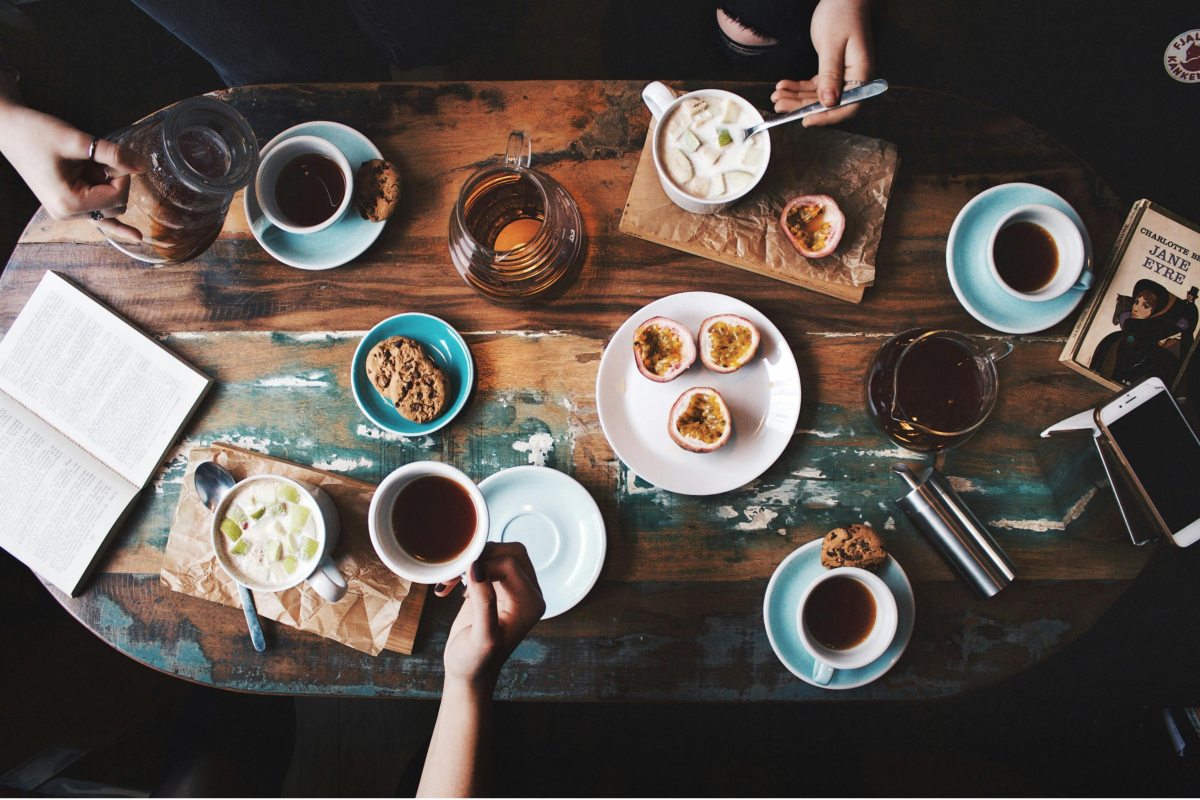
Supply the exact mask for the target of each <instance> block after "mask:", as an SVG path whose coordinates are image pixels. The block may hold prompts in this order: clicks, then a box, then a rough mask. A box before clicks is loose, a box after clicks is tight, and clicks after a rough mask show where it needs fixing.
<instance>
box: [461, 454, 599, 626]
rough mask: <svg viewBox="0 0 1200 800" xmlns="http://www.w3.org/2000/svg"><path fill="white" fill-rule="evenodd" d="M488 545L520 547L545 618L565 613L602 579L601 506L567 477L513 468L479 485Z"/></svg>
mask: <svg viewBox="0 0 1200 800" xmlns="http://www.w3.org/2000/svg"><path fill="white" fill-rule="evenodd" d="M479 491H481V492H483V499H484V500H485V501H487V507H488V522H489V525H490V530H489V531H488V541H489V542H520V543H521V544H523V545H525V549H526V550H527V551H528V552H529V560H530V561H531V562H533V568H534V570H535V571H536V572H537V579H538V585H539V586H540V587H541V589H542V599H544V600H545V601H546V613H545V614H543V615H542V619H549V618H550V617H556V616H558V615H559V614H561V613H563V612H564V611H569V610H570V609H572V608H574V607H575V605H576V604H577V603H578V602H579V601H580V600H582V599H583V598H584V597H586V596H587V593H588V592H590V591H591V590H592V587H593V586H595V585H596V579H597V578H599V577H600V568H601V567H603V566H604V553H605V550H606V549H607V545H608V541H607V539H606V538H605V535H604V517H602V516H601V515H600V507H599V506H597V505H596V501H595V500H593V499H592V496H591V495H590V494H588V490H587V489H585V488H583V486H581V485H580V484H579V482H578V481H576V480H575V479H574V478H572V477H571V476H570V475H565V474H563V473H561V472H559V471H558V470H555V469H550V468H549V467H512V468H511V469H506V470H503V471H502V472H497V473H496V474H495V475H491V476H489V477H487V478H485V479H484V480H483V481H481V482H480V484H479Z"/></svg>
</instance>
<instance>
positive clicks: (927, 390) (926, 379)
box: [867, 331, 984, 452]
mask: <svg viewBox="0 0 1200 800" xmlns="http://www.w3.org/2000/svg"><path fill="white" fill-rule="evenodd" d="M923 333H925V331H913V332H912V335H911V336H904V337H901V338H899V339H897V340H896V341H895V342H893V343H892V344H890V345H887V346H886V347H887V349H886V350H884V351H883V352H881V353H880V354H879V355H878V356H876V358H875V361H874V362H872V365H871V371H870V372H869V373H868V375H867V411H868V412H870V414H871V417H872V418H873V419H874V420H875V424H877V425H878V426H879V428H880V429H881V430H882V431H883V432H884V433H885V434H887V435H888V436H889V437H890V438H891V439H893V440H894V441H895V442H896V443H898V444H900V445H902V446H904V447H907V448H908V449H910V450H916V451H918V452H932V451H937V450H942V449H945V448H947V447H949V446H950V445H951V444H955V443H957V442H956V440H955V437H953V436H936V435H932V434H929V433H927V432H925V431H921V430H918V429H916V428H914V427H913V426H912V425H909V424H908V423H906V422H902V421H900V420H897V419H894V418H893V417H892V402H893V392H894V393H895V401H896V405H897V406H898V407H899V408H898V413H897V416H902V417H906V418H907V419H911V420H912V421H913V422H916V423H917V424H919V425H923V426H925V427H927V428H931V429H932V430H934V431H941V432H944V433H951V434H953V433H956V432H958V431H961V430H963V429H965V428H969V427H970V426H971V425H972V424H973V423H974V422H975V420H976V419H978V417H979V412H980V410H981V409H982V408H983V399H984V383H983V374H982V371H981V370H980V368H979V365H978V364H976V363H975V359H974V358H973V357H972V355H971V352H970V351H969V350H967V348H965V347H963V346H962V345H961V344H959V343H958V342H956V341H954V340H953V339H945V338H938V337H931V338H929V339H924V340H922V341H921V342H919V343H917V344H915V345H913V347H912V349H911V350H909V351H908V354H907V355H905V356H904V362H903V363H902V364H900V379H899V380H898V381H897V380H895V375H896V365H897V363H898V362H899V361H900V356H901V355H902V354H904V350H905V348H906V347H908V345H909V344H911V343H912V342H913V340H915V339H916V338H917V337H918V336H920V335H922V334H923ZM893 383H894V384H895V387H894V388H893Z"/></svg>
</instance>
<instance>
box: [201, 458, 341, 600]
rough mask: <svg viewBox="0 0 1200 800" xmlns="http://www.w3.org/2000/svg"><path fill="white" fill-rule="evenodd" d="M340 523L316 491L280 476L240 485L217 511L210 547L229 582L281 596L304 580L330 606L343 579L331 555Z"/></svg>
mask: <svg viewBox="0 0 1200 800" xmlns="http://www.w3.org/2000/svg"><path fill="white" fill-rule="evenodd" d="M340 528H341V524H340V518H339V517H338V512H337V506H335V505H334V504H333V500H332V499H331V498H330V497H329V495H328V494H326V493H325V492H323V491H321V489H319V488H317V487H307V486H305V485H304V484H302V483H298V482H297V481H294V480H292V479H290V478H285V477H283V476H281V475H252V476H251V477H249V478H246V479H244V480H241V481H238V482H237V483H236V484H234V486H233V488H232V489H230V490H229V494H227V495H226V496H225V498H224V499H223V500H222V501H221V504H220V505H219V506H218V507H217V512H216V513H215V514H214V515H213V520H212V545H213V550H214V551H215V552H216V554H217V563H219V564H220V565H221V568H222V569H224V570H225V572H227V573H228V574H229V576H230V577H231V578H233V579H234V580H235V581H237V582H238V583H239V584H241V585H242V586H246V587H248V588H250V589H253V590H254V591H256V592H281V591H283V590H285V589H291V588H292V587H294V586H298V585H300V584H301V583H303V582H304V581H306V580H307V581H308V582H309V585H310V586H312V588H313V589H314V590H315V591H316V592H317V593H318V594H320V595H321V596H322V597H323V598H325V599H326V600H328V601H329V602H331V603H336V602H337V601H338V600H341V599H342V597H343V596H344V595H345V594H346V579H345V578H344V577H343V576H342V574H341V573H340V572H339V571H338V568H337V565H336V564H334V563H333V559H332V558H331V557H330V555H329V554H330V552H332V550H333V548H334V546H336V545H337V540H338V533H339V531H340Z"/></svg>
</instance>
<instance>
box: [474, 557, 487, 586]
mask: <svg viewBox="0 0 1200 800" xmlns="http://www.w3.org/2000/svg"><path fill="white" fill-rule="evenodd" d="M471 580H473V581H475V582H476V583H483V582H484V581H486V580H487V567H485V566H483V562H482V561H476V562H475V563H474V564H472V565H471Z"/></svg>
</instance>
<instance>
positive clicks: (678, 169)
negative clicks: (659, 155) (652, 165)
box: [667, 150, 695, 183]
mask: <svg viewBox="0 0 1200 800" xmlns="http://www.w3.org/2000/svg"><path fill="white" fill-rule="evenodd" d="M667 172H668V173H669V174H670V175H671V180H673V181H675V182H676V183H687V182H688V181H690V180H691V179H692V175H694V174H695V171H694V170H693V169H692V162H691V161H689V160H688V157H687V155H686V154H685V153H684V152H683V151H682V150H670V151H668V152H667Z"/></svg>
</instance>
